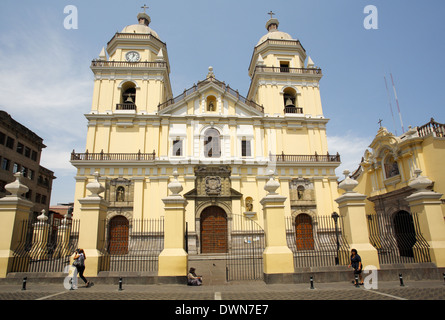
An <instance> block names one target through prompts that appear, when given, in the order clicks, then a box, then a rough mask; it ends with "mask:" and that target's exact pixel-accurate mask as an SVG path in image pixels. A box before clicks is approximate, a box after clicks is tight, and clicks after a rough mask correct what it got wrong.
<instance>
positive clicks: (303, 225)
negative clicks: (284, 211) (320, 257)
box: [295, 214, 314, 250]
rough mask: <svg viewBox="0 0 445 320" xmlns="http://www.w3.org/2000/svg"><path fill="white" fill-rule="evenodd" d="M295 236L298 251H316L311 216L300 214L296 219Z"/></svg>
mask: <svg viewBox="0 0 445 320" xmlns="http://www.w3.org/2000/svg"><path fill="white" fill-rule="evenodd" d="M295 235H296V240H297V250H314V234H313V232H312V219H311V217H310V216H309V215H307V214H300V215H298V216H297V217H296V218H295Z"/></svg>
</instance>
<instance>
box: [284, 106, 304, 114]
mask: <svg viewBox="0 0 445 320" xmlns="http://www.w3.org/2000/svg"><path fill="white" fill-rule="evenodd" d="M284 113H303V108H300V107H285V108H284Z"/></svg>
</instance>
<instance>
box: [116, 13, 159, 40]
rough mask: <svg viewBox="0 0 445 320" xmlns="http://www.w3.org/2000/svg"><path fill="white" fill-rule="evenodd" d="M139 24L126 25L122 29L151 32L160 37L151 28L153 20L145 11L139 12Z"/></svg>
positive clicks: (142, 32) (123, 30)
mask: <svg viewBox="0 0 445 320" xmlns="http://www.w3.org/2000/svg"><path fill="white" fill-rule="evenodd" d="M137 18H138V21H139V23H138V24H132V25H129V26H126V27H125V28H123V29H122V31H121V33H141V34H151V35H153V36H155V37H156V38H158V39H159V36H158V34H157V33H156V32H155V31H154V30H153V29H152V28H150V27H149V26H148V25H149V24H150V22H151V19H150V16H149V15H148V14H146V13H145V12H141V13H139V14H138V17H137Z"/></svg>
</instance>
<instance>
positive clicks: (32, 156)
mask: <svg viewBox="0 0 445 320" xmlns="http://www.w3.org/2000/svg"><path fill="white" fill-rule="evenodd" d="M31 160H34V161H37V152H35V151H34V150H32V152H31Z"/></svg>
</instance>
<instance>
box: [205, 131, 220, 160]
mask: <svg viewBox="0 0 445 320" xmlns="http://www.w3.org/2000/svg"><path fill="white" fill-rule="evenodd" d="M204 156H205V157H206V158H219V157H221V143H220V137H219V132H218V130H216V129H213V128H210V129H207V130H206V132H205V133H204Z"/></svg>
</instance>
